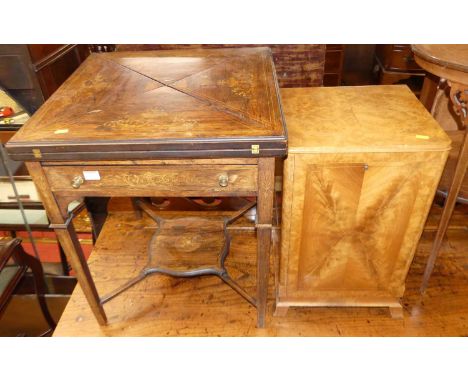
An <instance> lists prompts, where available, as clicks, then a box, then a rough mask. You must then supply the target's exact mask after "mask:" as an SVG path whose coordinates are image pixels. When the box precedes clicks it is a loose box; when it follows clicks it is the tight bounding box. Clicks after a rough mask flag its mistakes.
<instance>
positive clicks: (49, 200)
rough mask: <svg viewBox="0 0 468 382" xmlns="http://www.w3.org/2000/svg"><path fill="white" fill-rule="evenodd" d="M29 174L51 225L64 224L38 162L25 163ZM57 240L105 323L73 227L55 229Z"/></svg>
mask: <svg viewBox="0 0 468 382" xmlns="http://www.w3.org/2000/svg"><path fill="white" fill-rule="evenodd" d="M26 166H27V168H28V171H29V174H30V175H31V177H32V179H33V181H34V184H35V185H36V188H37V191H38V193H39V195H40V197H41V201H42V203H43V205H44V208H45V210H46V212H47V215H48V216H49V219H50V221H51V222H52V223H53V224H64V223H65V221H66V217H67V216H66V211H65V210H63V209H62V210H63V211H62V210H61V209H60V207H59V202H58V201H57V200H56V199H55V197H54V195H53V194H52V192H51V190H50V187H49V184H48V182H47V178H46V177H45V175H44V172H43V170H42V167H41V165H40V163H38V162H28V163H26ZM55 233H56V234H57V238H58V240H59V242H60V245H61V246H62V248H63V250H64V252H65V254H66V255H67V257H68V261H69V262H70V263H71V266H72V268H73V270H74V271H75V273H76V278H77V279H78V282H79V284H80V287H81V289H83V293H84V294H85V296H86V299H87V300H88V303H89V305H90V307H91V310H92V311H93V313H94V315H95V317H96V319H97V321H98V322H99V324H100V325H105V324H106V323H107V318H106V314H105V312H104V308H103V306H102V304H101V302H100V299H99V295H98V292H97V289H96V285H95V284H94V281H93V278H92V276H91V272H90V270H89V267H88V264H87V263H86V259H85V257H84V254H83V250H82V248H81V245H80V243H79V241H78V237H77V235H76V232H75V228H74V227H73V223H71V224H69V225H68V227H66V228H60V229H55Z"/></svg>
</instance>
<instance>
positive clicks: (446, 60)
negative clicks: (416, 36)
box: [411, 44, 468, 72]
mask: <svg viewBox="0 0 468 382" xmlns="http://www.w3.org/2000/svg"><path fill="white" fill-rule="evenodd" d="M411 48H412V49H413V52H414V54H415V55H416V56H417V57H419V58H421V59H423V60H426V61H429V62H431V63H433V64H436V65H440V66H442V67H444V68H448V69H453V70H458V71H461V72H468V44H414V45H412V46H411Z"/></svg>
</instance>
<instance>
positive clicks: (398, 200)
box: [283, 155, 441, 298]
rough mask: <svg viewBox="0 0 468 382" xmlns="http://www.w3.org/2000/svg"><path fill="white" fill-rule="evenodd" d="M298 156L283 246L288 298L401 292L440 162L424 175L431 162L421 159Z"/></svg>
mask: <svg viewBox="0 0 468 382" xmlns="http://www.w3.org/2000/svg"><path fill="white" fill-rule="evenodd" d="M295 157H296V158H295V159H293V160H295V163H294V182H293V189H292V192H289V193H288V195H291V196H292V202H291V203H290V204H289V206H290V208H291V211H290V212H289V213H290V216H291V219H290V225H289V226H288V230H289V235H290V237H289V240H288V243H287V247H288V248H286V251H285V248H284V247H283V251H284V252H286V253H287V254H288V255H287V264H283V265H285V266H286V267H287V273H286V278H287V280H285V283H286V286H287V294H288V296H289V297H296V298H301V297H302V298H303V297H307V296H310V295H314V296H315V297H317V296H326V295H328V296H329V297H334V293H335V292H336V296H353V295H354V296H358V295H359V296H368V295H366V293H368V292H372V291H373V292H376V293H375V294H374V295H375V296H377V295H378V294H379V293H380V295H385V296H395V295H399V294H400V293H401V294H402V293H403V290H404V280H405V278H406V274H407V271H408V268H409V264H410V262H411V259H412V256H413V253H414V250H415V248H416V244H417V241H418V239H419V236H420V234H421V231H422V226H423V223H424V221H425V218H426V216H427V213H428V209H429V206H430V201H431V198H432V195H433V193H434V191H435V189H434V188H435V185H436V183H437V178H438V176H440V169H441V165H440V163H438V162H436V165H435V167H434V163H432V164H430V165H432V169H431V172H430V173H426V174H425V172H426V171H427V170H428V169H429V167H428V166H427V163H425V162H424V161H421V160H416V161H414V160H413V161H397V160H396V161H395V162H388V161H387V160H388V156H386V157H385V158H382V157H380V158H379V155H376V156H375V157H374V159H373V160H369V161H364V160H362V161H357V162H352V161H350V162H345V163H326V162H323V163H316V157H315V156H313V155H296V156H295ZM350 159H366V158H364V157H363V158H357V157H356V156H354V157H353V158H350ZM382 159H385V160H382ZM288 160H289V159H288ZM437 173H439V175H438V174H437ZM286 187H287V186H286ZM285 234H287V232H285Z"/></svg>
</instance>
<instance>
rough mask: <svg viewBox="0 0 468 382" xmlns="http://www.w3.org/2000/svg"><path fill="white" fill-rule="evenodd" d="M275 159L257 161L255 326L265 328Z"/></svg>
mask: <svg viewBox="0 0 468 382" xmlns="http://www.w3.org/2000/svg"><path fill="white" fill-rule="evenodd" d="M274 188H275V158H260V159H259V161H258V198H257V326H258V327H259V328H263V327H265V316H266V310H267V297H268V279H269V275H270V273H269V269H270V267H269V265H270V245H271V228H272V218H273V195H274Z"/></svg>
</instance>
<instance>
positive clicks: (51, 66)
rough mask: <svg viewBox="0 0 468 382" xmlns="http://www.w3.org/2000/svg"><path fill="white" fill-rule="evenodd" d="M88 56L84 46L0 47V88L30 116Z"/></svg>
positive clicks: (9, 45) (33, 45)
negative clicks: (21, 105)
mask: <svg viewBox="0 0 468 382" xmlns="http://www.w3.org/2000/svg"><path fill="white" fill-rule="evenodd" d="M88 54H89V51H88V47H87V46H86V45H74V44H29V45H15V44H0V85H1V86H3V87H4V88H6V89H8V91H9V92H10V93H11V94H12V95H13V96H14V97H15V98H16V99H17V100H18V101H20V102H21V103H22V104H23V105H24V107H26V108H27V109H28V111H29V112H30V113H34V112H35V111H36V110H37V109H38V108H39V106H41V105H42V104H43V103H44V101H45V100H46V99H47V98H49V97H50V96H51V95H52V93H53V92H54V91H55V90H57V89H58V87H59V86H60V85H61V84H62V83H63V82H64V81H65V80H66V79H67V78H68V77H69V76H70V74H72V73H73V72H74V71H75V69H76V68H77V67H78V66H79V65H80V64H81V62H82V61H83V60H84V59H85V58H86V57H87V56H88Z"/></svg>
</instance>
